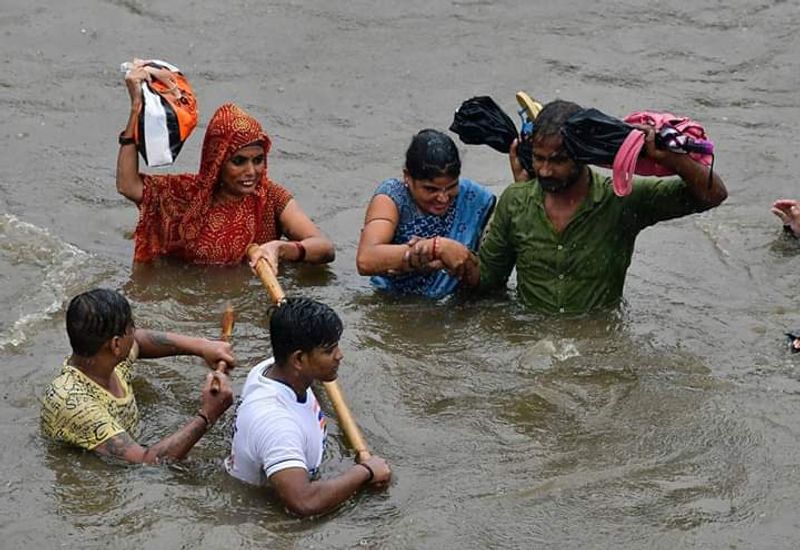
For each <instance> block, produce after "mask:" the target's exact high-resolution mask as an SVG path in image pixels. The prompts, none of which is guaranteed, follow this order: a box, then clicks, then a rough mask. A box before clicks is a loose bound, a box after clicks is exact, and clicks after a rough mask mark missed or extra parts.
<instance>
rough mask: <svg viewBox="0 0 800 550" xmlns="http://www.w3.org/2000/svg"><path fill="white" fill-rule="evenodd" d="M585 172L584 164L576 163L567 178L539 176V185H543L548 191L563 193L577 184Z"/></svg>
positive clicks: (543, 188)
mask: <svg viewBox="0 0 800 550" xmlns="http://www.w3.org/2000/svg"><path fill="white" fill-rule="evenodd" d="M582 173H583V165H582V164H576V165H575V168H574V169H573V170H572V172H571V173H570V174H569V176H567V177H566V179H563V180H559V179H555V178H542V177H539V178H537V179H538V181H539V185H541V186H542V190H543V191H546V192H547V193H561V192H563V191H565V190H567V189H569V188H570V187H572V186H573V185H575V184H576V183H577V182H578V180H579V179H581V174H582Z"/></svg>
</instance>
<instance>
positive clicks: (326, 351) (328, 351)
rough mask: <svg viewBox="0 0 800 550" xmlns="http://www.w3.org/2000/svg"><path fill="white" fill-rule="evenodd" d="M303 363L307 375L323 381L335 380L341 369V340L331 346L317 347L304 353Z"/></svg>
mask: <svg viewBox="0 0 800 550" xmlns="http://www.w3.org/2000/svg"><path fill="white" fill-rule="evenodd" d="M303 356H304V357H303V363H304V365H303V366H304V370H305V374H306V376H308V377H309V378H312V379H314V380H319V381H321V382H333V381H334V380H336V377H337V376H338V371H339V363H340V362H341V361H342V357H343V355H342V350H341V349H339V342H336V343H335V344H332V345H330V346H324V347H317V348H314V349H312V350H311V351H310V352H307V353H304V354H303Z"/></svg>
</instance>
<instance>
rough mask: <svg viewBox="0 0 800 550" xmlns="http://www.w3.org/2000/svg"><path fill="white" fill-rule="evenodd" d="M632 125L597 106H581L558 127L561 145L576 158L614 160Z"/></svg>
mask: <svg viewBox="0 0 800 550" xmlns="http://www.w3.org/2000/svg"><path fill="white" fill-rule="evenodd" d="M633 129H634V127H633V126H631V125H630V124H628V123H626V122H623V121H622V120H619V119H618V118H614V117H611V116H608V115H607V114H605V113H603V112H601V111H598V110H597V109H583V110H582V111H578V112H577V113H575V114H574V115H572V116H571V117H569V118H568V119H567V121H566V122H565V123H564V126H563V127H562V128H561V135H562V136H563V138H564V147H565V148H566V150H567V152H568V153H569V155H570V157H572V158H573V159H574V160H576V161H577V162H583V163H586V164H605V165H611V164H613V163H614V157H615V156H616V154H617V151H619V148H620V147H621V146H622V142H623V141H625V138H626V137H628V134H630V133H631V130H633Z"/></svg>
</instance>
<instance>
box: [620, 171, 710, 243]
mask: <svg viewBox="0 0 800 550" xmlns="http://www.w3.org/2000/svg"><path fill="white" fill-rule="evenodd" d="M625 200H626V201H627V203H628V204H626V209H627V210H628V215H629V216H630V217H631V221H632V224H633V225H634V226H635V228H636V229H637V230H639V231H640V230H642V229H644V228H645V227H649V226H651V225H653V224H655V223H658V222H660V221H664V220H670V219H673V218H679V217H681V216H686V215H687V214H694V213H697V212H702V211H704V210H708V207H707V206H705V205H704V204H702V203H701V202H699V201H698V200H697V199H695V198H694V196H693V195H692V194H691V193H690V192H689V188H688V187H687V185H686V183H685V182H684V181H683V180H682V179H681V178H678V177H674V178H666V179H661V178H634V180H633V189H632V191H631V194H630V195H628V196H627V197H625Z"/></svg>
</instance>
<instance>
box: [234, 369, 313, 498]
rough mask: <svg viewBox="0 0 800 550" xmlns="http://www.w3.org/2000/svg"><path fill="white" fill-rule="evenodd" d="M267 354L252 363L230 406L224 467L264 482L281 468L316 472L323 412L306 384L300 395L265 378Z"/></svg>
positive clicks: (246, 479) (252, 480) (254, 482)
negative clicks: (229, 434)
mask: <svg viewBox="0 0 800 550" xmlns="http://www.w3.org/2000/svg"><path fill="white" fill-rule="evenodd" d="M272 364H273V360H272V359H268V360H266V361H263V362H261V363H259V364H258V365H256V366H255V367H253V369H252V370H251V371H250V373H249V374H248V375H247V380H246V381H245V383H244V387H243V388H242V395H241V402H240V404H239V407H238V408H237V410H236V419H235V421H234V433H233V441H232V443H231V453H230V455H229V456H228V458H226V459H225V469H226V470H227V471H228V473H229V474H230V475H232V476H233V477H235V478H237V479H240V480H242V481H244V482H246V483H249V484H251V485H258V486H265V485H268V480H269V478H270V476H272V475H274V474H276V473H277V472H280V471H281V470H285V469H287V468H303V469H304V470H306V471H307V472H308V475H309V477H314V476H315V475H316V474H317V470H318V469H319V465H320V464H321V463H322V456H323V453H324V451H325V437H326V434H327V431H326V421H325V414H324V413H323V412H322V409H321V408H320V406H319V403H318V402H317V398H316V397H315V396H314V392H312V391H311V389H310V388H309V389H307V390H306V395H305V397H304V399H303V401H298V399H297V394H295V392H294V390H293V389H292V388H290V387H289V386H288V385H286V384H283V383H281V382H278V381H276V380H273V379H271V378H267V377H266V375H265V372H266V370H267V369H268V368H269V367H270V366H271V365H272Z"/></svg>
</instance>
